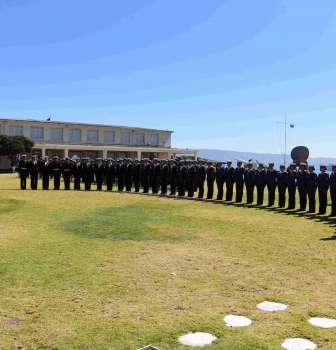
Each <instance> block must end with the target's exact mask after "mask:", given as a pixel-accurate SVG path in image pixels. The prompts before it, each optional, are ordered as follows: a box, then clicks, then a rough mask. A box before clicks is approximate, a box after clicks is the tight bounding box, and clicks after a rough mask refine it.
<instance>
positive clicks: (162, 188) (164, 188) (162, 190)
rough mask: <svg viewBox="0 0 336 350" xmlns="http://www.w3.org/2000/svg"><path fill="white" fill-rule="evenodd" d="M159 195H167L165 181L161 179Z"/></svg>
mask: <svg viewBox="0 0 336 350" xmlns="http://www.w3.org/2000/svg"><path fill="white" fill-rule="evenodd" d="M161 194H167V179H166V178H162V180H161Z"/></svg>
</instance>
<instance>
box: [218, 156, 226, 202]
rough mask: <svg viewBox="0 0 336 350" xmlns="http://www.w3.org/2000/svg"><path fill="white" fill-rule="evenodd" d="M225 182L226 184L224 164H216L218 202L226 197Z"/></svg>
mask: <svg viewBox="0 0 336 350" xmlns="http://www.w3.org/2000/svg"><path fill="white" fill-rule="evenodd" d="M224 182H225V169H224V168H223V163H222V162H217V164H216V186H217V191H218V192H217V200H218V201H221V200H223V196H224Z"/></svg>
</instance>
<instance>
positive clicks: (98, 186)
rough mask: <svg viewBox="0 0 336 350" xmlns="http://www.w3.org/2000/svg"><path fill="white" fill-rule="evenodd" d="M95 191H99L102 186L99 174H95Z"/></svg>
mask: <svg viewBox="0 0 336 350" xmlns="http://www.w3.org/2000/svg"><path fill="white" fill-rule="evenodd" d="M96 183H97V191H101V190H102V188H103V178H102V177H101V176H96Z"/></svg>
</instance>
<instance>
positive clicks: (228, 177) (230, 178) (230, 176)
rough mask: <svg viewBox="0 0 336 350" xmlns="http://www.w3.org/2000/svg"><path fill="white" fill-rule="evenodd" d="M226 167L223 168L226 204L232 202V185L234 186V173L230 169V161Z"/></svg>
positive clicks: (231, 168) (232, 169) (233, 170)
mask: <svg viewBox="0 0 336 350" xmlns="http://www.w3.org/2000/svg"><path fill="white" fill-rule="evenodd" d="M226 164H227V167H226V168H225V184H226V196H225V199H226V201H228V202H231V201H232V196H233V184H234V172H235V169H234V168H233V167H232V161H231V160H228V161H227V162H226Z"/></svg>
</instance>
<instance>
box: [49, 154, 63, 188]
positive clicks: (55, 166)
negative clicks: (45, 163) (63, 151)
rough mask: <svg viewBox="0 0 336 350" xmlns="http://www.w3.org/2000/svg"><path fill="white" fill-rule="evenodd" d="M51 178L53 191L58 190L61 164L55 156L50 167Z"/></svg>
mask: <svg viewBox="0 0 336 350" xmlns="http://www.w3.org/2000/svg"><path fill="white" fill-rule="evenodd" d="M51 172H52V177H53V179H54V190H55V191H56V190H59V189H60V185H61V172H62V164H61V162H60V161H59V158H58V157H57V156H55V157H54V161H53V163H52V167H51Z"/></svg>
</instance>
